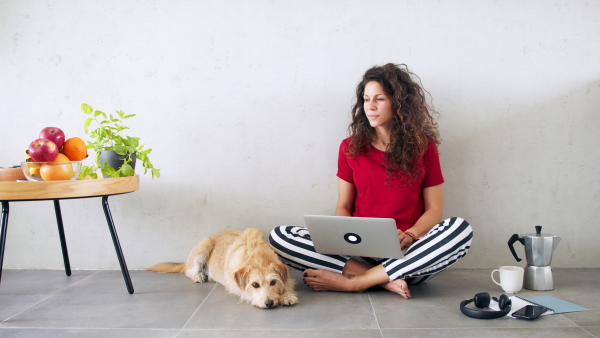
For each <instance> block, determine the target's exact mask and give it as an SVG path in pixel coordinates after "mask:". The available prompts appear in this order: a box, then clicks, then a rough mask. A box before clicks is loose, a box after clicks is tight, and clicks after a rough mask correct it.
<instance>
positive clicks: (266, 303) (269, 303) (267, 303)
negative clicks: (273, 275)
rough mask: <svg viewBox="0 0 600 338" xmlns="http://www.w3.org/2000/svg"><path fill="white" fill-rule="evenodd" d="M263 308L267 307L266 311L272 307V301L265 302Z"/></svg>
mask: <svg viewBox="0 0 600 338" xmlns="http://www.w3.org/2000/svg"><path fill="white" fill-rule="evenodd" d="M265 306H266V307H267V309H270V308H272V307H273V301H272V300H270V299H269V300H268V301H266V302H265Z"/></svg>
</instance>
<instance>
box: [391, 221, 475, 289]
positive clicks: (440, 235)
mask: <svg viewBox="0 0 600 338" xmlns="http://www.w3.org/2000/svg"><path fill="white" fill-rule="evenodd" d="M472 238H473V229H472V228H471V226H470V225H469V223H468V222H467V221H465V220H464V219H462V218H458V217H453V218H449V219H446V220H444V221H442V222H440V223H439V224H438V225H436V226H435V227H433V228H432V229H431V230H430V231H429V232H428V233H427V234H426V235H425V236H423V237H422V238H420V239H419V240H418V241H416V242H415V243H414V244H413V245H411V246H410V248H408V250H407V251H406V255H405V256H404V257H403V258H401V259H387V260H386V261H384V262H383V266H384V268H385V271H386V272H387V274H388V276H389V277H390V281H392V280H396V279H405V280H407V281H408V282H410V284H419V283H423V282H425V281H427V280H429V279H431V278H432V277H433V276H435V275H436V274H438V273H440V272H442V271H443V270H445V269H446V268H448V267H449V266H450V265H452V264H454V263H456V261H458V260H459V259H460V258H462V257H464V255H466V253H467V251H468V250H469V248H470V247H471V240H472Z"/></svg>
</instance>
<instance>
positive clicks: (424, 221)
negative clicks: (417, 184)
mask: <svg viewBox="0 0 600 338" xmlns="http://www.w3.org/2000/svg"><path fill="white" fill-rule="evenodd" d="M423 200H424V209H425V212H424V213H423V215H421V217H420V218H419V219H418V220H417V223H415V225H413V226H412V227H411V228H410V229H408V230H407V231H406V232H410V233H411V234H413V235H414V236H415V239H419V238H421V237H423V236H424V235H425V234H427V233H428V232H429V230H431V228H433V227H434V226H435V225H436V224H438V223H439V222H440V221H441V220H442V216H443V214H444V198H443V192H442V185H441V184H439V185H435V186H433V187H427V188H425V189H423ZM406 232H404V233H403V232H401V231H399V230H398V237H399V238H400V243H401V246H402V247H405V246H409V245H411V244H412V243H413V240H412V238H411V237H410V236H408V235H406Z"/></svg>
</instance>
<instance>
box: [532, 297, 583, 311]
mask: <svg viewBox="0 0 600 338" xmlns="http://www.w3.org/2000/svg"><path fill="white" fill-rule="evenodd" d="M522 299H524V300H526V301H528V302H530V303H533V304H536V305H541V306H544V307H547V308H548V309H550V310H552V311H554V313H565V312H577V311H586V310H589V309H587V308H584V307H583V306H579V305H577V304H573V303H571V302H567V301H566V300H562V299H558V298H556V297H552V296H540V297H528V298H522Z"/></svg>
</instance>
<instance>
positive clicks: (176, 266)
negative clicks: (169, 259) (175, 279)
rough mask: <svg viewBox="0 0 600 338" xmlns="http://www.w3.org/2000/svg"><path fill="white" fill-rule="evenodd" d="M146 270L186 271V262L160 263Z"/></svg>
mask: <svg viewBox="0 0 600 338" xmlns="http://www.w3.org/2000/svg"><path fill="white" fill-rule="evenodd" d="M146 270H148V271H154V272H173V273H184V272H185V264H184V263H158V264H156V265H154V266H151V267H149V268H146Z"/></svg>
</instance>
